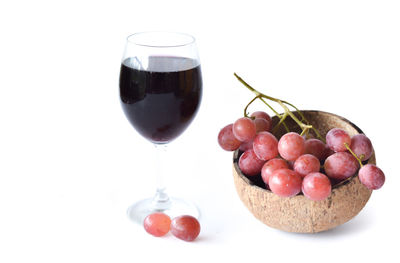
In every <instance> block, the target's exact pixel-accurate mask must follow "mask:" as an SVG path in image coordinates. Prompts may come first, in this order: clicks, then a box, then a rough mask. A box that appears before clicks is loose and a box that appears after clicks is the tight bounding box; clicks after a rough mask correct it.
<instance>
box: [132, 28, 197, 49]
mask: <svg viewBox="0 0 400 263" xmlns="http://www.w3.org/2000/svg"><path fill="white" fill-rule="evenodd" d="M147 34H159V35H161V34H166V35H171V36H172V35H176V36H181V37H182V36H183V37H185V38H186V39H187V41H181V42H182V43H178V44H164V45H160V44H159V45H156V44H151V43H146V41H143V40H142V41H140V40H138V39H137V37H139V36H141V35H147ZM126 41H127V42H128V43H132V44H134V45H137V46H142V47H151V48H174V47H184V46H189V45H191V44H193V43H195V42H196V39H195V37H194V36H192V35H190V34H187V33H180V32H172V31H142V32H137V33H133V34H131V35H129V36H127V38H126Z"/></svg>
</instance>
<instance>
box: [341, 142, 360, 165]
mask: <svg viewBox="0 0 400 263" xmlns="http://www.w3.org/2000/svg"><path fill="white" fill-rule="evenodd" d="M344 146H345V147H346V149H347V150H348V151H349V152H350V153H351V154H352V155H353V156H354V157H355V158H356V159H357V161H358V163H359V164H360V168H361V167H363V164H362V161H361V160H362V159H363V158H364V154H361V155H360V157H358V156H357V154H355V153H354V152H353V151H352V150H351V148H350V146H349V145H348V144H347V143H346V142H345V143H344Z"/></svg>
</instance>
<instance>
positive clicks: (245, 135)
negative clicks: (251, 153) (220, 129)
mask: <svg viewBox="0 0 400 263" xmlns="http://www.w3.org/2000/svg"><path fill="white" fill-rule="evenodd" d="M232 130H233V134H234V135H235V137H236V139H238V140H239V141H242V142H246V141H250V140H251V139H253V138H254V137H255V136H256V125H255V124H254V122H253V120H252V119H250V118H246V117H243V118H240V119H238V120H236V121H235V123H234V124H233V129H232Z"/></svg>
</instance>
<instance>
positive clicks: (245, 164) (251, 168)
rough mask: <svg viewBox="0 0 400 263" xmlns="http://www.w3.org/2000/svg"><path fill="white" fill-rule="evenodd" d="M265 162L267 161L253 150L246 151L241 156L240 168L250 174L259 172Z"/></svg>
mask: <svg viewBox="0 0 400 263" xmlns="http://www.w3.org/2000/svg"><path fill="white" fill-rule="evenodd" d="M264 163H265V161H263V160H260V159H259V158H258V157H257V155H256V154H255V153H254V151H253V150H247V151H245V152H244V153H243V154H242V155H241V156H240V158H239V168H240V170H241V171H242V172H243V173H244V174H245V175H248V176H253V175H257V174H259V173H260V172H261V168H262V167H263V165H264Z"/></svg>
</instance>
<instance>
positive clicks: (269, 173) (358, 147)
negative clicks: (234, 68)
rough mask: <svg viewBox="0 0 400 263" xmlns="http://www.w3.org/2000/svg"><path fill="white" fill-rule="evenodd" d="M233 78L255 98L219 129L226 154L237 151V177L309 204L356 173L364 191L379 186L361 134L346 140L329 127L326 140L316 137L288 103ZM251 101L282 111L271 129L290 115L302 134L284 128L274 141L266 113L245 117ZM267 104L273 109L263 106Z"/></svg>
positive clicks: (376, 170)
mask: <svg viewBox="0 0 400 263" xmlns="http://www.w3.org/2000/svg"><path fill="white" fill-rule="evenodd" d="M235 76H236V77H237V78H238V79H239V81H241V82H242V83H243V84H244V85H245V86H246V87H247V88H249V89H250V90H251V91H253V92H254V93H256V95H257V96H256V97H255V98H254V99H253V100H252V101H250V103H249V104H248V105H247V106H246V108H245V110H244V117H242V118H239V119H237V120H236V121H235V122H234V123H232V124H229V125H227V126H225V127H224V128H222V129H221V130H220V132H219V134H218V143H219V145H220V146H221V147H222V149H224V150H226V151H235V150H238V149H239V150H240V152H241V155H240V158H239V162H238V165H239V168H240V170H241V171H242V172H243V174H245V175H246V176H249V177H252V176H260V175H261V178H262V180H263V182H264V183H265V186H266V188H267V189H270V190H271V191H272V192H273V193H275V194H277V195H279V196H282V197H291V196H295V195H297V194H299V193H300V192H302V193H303V194H304V195H305V196H306V197H307V198H309V199H311V200H314V201H319V200H324V199H326V198H327V197H328V196H329V195H330V193H331V189H332V184H335V183H339V182H341V181H343V180H346V179H347V178H350V177H351V176H353V175H355V174H356V173H357V172H358V176H359V179H360V181H361V183H362V184H364V185H365V186H366V187H367V188H368V189H371V190H376V189H379V188H380V187H382V185H383V184H384V182H385V175H384V173H383V172H382V170H381V169H380V168H378V167H377V166H376V165H373V164H365V165H364V164H363V162H364V163H366V162H367V161H368V159H369V158H370V157H371V156H372V153H373V147H372V143H371V141H370V139H369V138H368V137H367V136H365V135H364V134H357V135H354V136H352V137H351V136H349V134H348V133H347V132H346V131H345V130H343V129H340V128H333V129H331V130H330V131H329V132H328V133H327V135H326V138H322V137H321V136H320V135H319V133H318V131H316V130H315V129H314V128H313V127H312V126H311V125H309V124H307V122H306V123H303V122H302V121H300V120H299V119H298V118H297V117H296V116H295V115H293V114H292V113H291V112H290V111H289V109H288V108H287V106H286V105H291V106H293V105H292V104H290V103H288V102H285V101H281V100H278V99H275V98H272V97H269V96H267V95H264V94H262V93H260V92H258V91H257V90H255V89H253V88H252V87H250V86H249V85H248V84H247V83H246V82H244V81H243V80H242V79H241V78H240V77H238V76H237V75H236V74H235ZM257 98H258V99H261V100H262V101H263V102H264V103H265V104H267V103H266V102H265V100H263V98H267V99H269V100H272V101H275V102H277V103H279V104H280V105H281V106H282V107H283V108H284V110H285V113H284V114H277V113H276V111H275V110H274V112H275V113H276V114H277V116H278V117H279V119H280V121H279V123H278V124H277V125H276V126H279V125H281V124H283V125H284V119H285V118H286V117H287V116H290V117H292V119H293V120H294V121H295V122H296V123H297V124H298V125H299V126H300V128H301V129H302V133H301V134H298V133H295V132H291V131H290V130H289V129H288V128H287V126H285V128H286V130H287V133H285V134H284V135H283V136H282V137H281V138H279V140H278V138H276V137H275V135H274V134H273V132H272V129H271V128H272V121H271V117H270V116H269V114H267V113H266V112H263V111H257V112H254V113H252V114H251V115H250V116H249V115H247V108H248V106H249V105H250V104H251V103H252V102H253V101H254V100H255V99H257ZM267 106H269V107H270V108H271V109H273V108H272V107H271V106H270V105H269V104H267ZM293 107H294V106H293ZM296 110H297V112H299V110H298V109H297V108H296ZM304 119H305V118H302V120H304ZM275 128H276V127H274V129H275ZM310 129H314V132H315V134H316V135H317V137H320V138H319V139H317V138H309V139H307V136H306V135H307V134H308V130H310ZM325 140H326V143H325V142H324V141H325Z"/></svg>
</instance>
